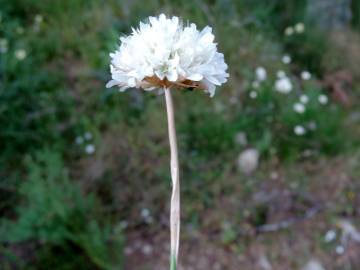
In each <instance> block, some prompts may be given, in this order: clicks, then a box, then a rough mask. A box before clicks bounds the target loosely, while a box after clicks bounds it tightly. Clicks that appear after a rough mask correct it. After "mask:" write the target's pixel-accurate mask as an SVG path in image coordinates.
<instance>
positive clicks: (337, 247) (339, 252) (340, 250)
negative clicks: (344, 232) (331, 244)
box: [335, 245, 345, 255]
mask: <svg viewBox="0 0 360 270" xmlns="http://www.w3.org/2000/svg"><path fill="white" fill-rule="evenodd" d="M335 252H336V254H338V255H342V254H344V252H345V248H344V247H343V246H340V245H339V246H336V248H335Z"/></svg>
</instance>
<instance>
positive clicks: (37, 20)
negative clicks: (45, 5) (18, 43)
mask: <svg viewBox="0 0 360 270" xmlns="http://www.w3.org/2000/svg"><path fill="white" fill-rule="evenodd" d="M43 20H44V18H43V16H42V15H40V14H36V15H35V17H34V21H35V23H36V24H41V23H42V22H43Z"/></svg>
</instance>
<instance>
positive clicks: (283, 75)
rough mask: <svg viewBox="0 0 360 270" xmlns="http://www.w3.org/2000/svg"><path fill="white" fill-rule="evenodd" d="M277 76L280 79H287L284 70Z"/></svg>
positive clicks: (277, 73)
mask: <svg viewBox="0 0 360 270" xmlns="http://www.w3.org/2000/svg"><path fill="white" fill-rule="evenodd" d="M276 76H277V77H278V78H285V77H286V73H285V71H283V70H279V71H278V72H276Z"/></svg>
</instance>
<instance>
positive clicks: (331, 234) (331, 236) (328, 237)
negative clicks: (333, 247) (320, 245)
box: [324, 230, 336, 243]
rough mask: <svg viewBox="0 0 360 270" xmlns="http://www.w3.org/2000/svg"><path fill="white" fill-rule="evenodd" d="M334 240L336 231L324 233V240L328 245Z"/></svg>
mask: <svg viewBox="0 0 360 270" xmlns="http://www.w3.org/2000/svg"><path fill="white" fill-rule="evenodd" d="M335 238H336V231H335V230H329V231H327V232H326V234H325V237H324V240H325V242H326V243H330V242H332V241H334V240H335Z"/></svg>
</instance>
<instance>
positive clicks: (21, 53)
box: [15, 49, 27, 61]
mask: <svg viewBox="0 0 360 270" xmlns="http://www.w3.org/2000/svg"><path fill="white" fill-rule="evenodd" d="M26 56H27V53H26V51H25V50H24V49H18V50H16V51H15V58H16V59H17V60H19V61H22V60H24V59H25V58H26Z"/></svg>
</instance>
